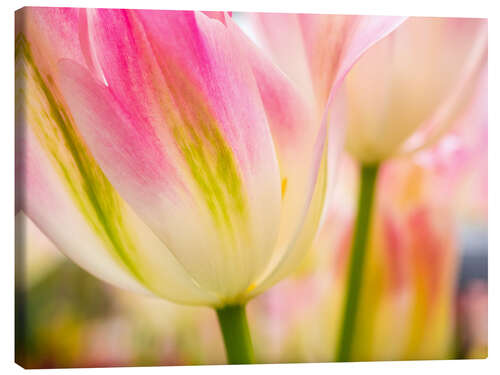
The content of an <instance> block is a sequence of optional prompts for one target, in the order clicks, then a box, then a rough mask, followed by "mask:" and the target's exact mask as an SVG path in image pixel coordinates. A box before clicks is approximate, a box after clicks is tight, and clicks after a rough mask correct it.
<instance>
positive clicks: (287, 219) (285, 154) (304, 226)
mask: <svg viewBox="0 0 500 375" xmlns="http://www.w3.org/2000/svg"><path fill="white" fill-rule="evenodd" d="M226 23H227V25H228V27H229V28H231V29H232V30H233V32H234V34H235V35H236V36H237V37H238V39H239V44H240V45H242V46H245V48H244V50H245V53H246V56H247V60H248V61H249V62H250V65H251V66H252V71H253V74H254V76H255V79H256V82H257V86H258V88H259V91H260V95H261V98H262V101H263V105H264V108H265V110H266V115H267V120H268V122H269V126H270V129H271V133H272V136H273V141H274V145H275V148H276V153H277V157H278V162H279V164H280V171H281V187H282V189H281V195H282V196H281V200H282V209H281V219H280V223H281V224H280V230H279V234H278V239H277V242H276V245H275V247H276V248H277V250H276V252H275V254H274V257H273V258H272V259H271V262H270V263H269V265H268V267H267V269H266V270H265V271H264V272H263V274H262V275H261V277H260V278H259V281H257V282H256V283H255V286H254V287H255V289H252V291H251V293H252V294H254V293H257V292H258V291H261V290H263V286H264V284H262V285H259V284H260V282H262V281H263V280H264V279H266V278H267V277H268V276H269V274H270V273H274V270H275V268H276V267H277V266H278V265H279V264H282V263H283V264H285V263H286V264H289V265H288V266H286V267H281V266H280V267H279V268H280V269H281V268H283V269H282V270H281V271H280V272H279V277H280V278H281V277H283V276H285V275H286V273H287V272H288V271H290V268H293V266H296V265H297V263H298V262H299V261H300V260H301V258H302V257H301V256H302V255H304V253H305V251H307V250H308V249H309V247H310V245H311V242H312V239H313V238H311V237H314V234H315V231H316V228H317V222H316V221H315V220H314V219H310V218H309V216H312V217H314V218H316V217H318V216H319V215H320V214H321V211H322V205H321V202H323V198H324V194H325V190H324V186H323V182H322V178H324V176H322V173H321V172H320V169H321V168H320V163H321V162H322V156H323V155H324V154H325V144H326V132H325V130H326V129H325V128H323V132H320V133H318V128H319V126H314V124H315V123H318V124H319V123H320V118H316V117H315V113H314V110H313V108H312V107H311V106H310V105H308V104H310V103H309V102H308V101H307V100H305V98H304V97H303V96H302V95H301V92H300V91H299V89H298V88H297V87H296V86H295V85H294V84H293V83H292V82H291V81H290V80H289V79H288V78H287V77H286V76H285V75H284V74H283V73H282V72H281V71H280V70H279V68H278V67H277V66H275V65H274V64H273V63H272V62H271V60H270V59H269V58H267V56H265V55H264V54H263V53H262V51H260V50H259V49H258V48H257V47H256V46H255V45H254V44H253V43H252V42H251V41H250V39H249V38H248V37H246V36H245V35H244V34H243V32H242V31H241V30H240V29H238V27H237V26H236V24H235V23H234V22H233V21H232V20H230V19H228V20H226ZM323 161H324V162H325V166H326V160H323ZM322 169H324V168H322ZM320 180H321V181H320ZM315 189H316V190H317V191H315ZM303 233H307V234H308V235H307V236H306V235H304V234H303ZM302 237H307V239H302V240H298V238H302ZM308 241H310V242H308ZM297 242H300V244H297ZM295 248H301V249H302V250H303V251H301V252H300V254H298V255H292V254H295V251H294V249H295ZM285 259H286V260H285ZM274 280H275V281H276V279H274ZM265 285H266V286H269V285H270V284H269V283H267V282H266V283H265Z"/></svg>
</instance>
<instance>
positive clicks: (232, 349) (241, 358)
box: [216, 305, 254, 364]
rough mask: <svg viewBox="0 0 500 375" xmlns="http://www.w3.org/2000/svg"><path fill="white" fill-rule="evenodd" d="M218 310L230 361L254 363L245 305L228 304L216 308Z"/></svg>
mask: <svg viewBox="0 0 500 375" xmlns="http://www.w3.org/2000/svg"><path fill="white" fill-rule="evenodd" d="M216 311H217V317H218V318H219V325H220V329H221V331H222V336H223V337H224V344H225V346H226V355H227V360H228V363H229V364H248V363H254V357H253V348H252V339H251V337H250V330H249V329H248V322H247V315H246V311H245V305H228V306H224V307H222V308H219V309H216Z"/></svg>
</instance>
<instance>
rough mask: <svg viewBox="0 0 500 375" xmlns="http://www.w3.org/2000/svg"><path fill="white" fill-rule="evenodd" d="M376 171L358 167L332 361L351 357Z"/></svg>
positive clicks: (370, 168) (367, 166)
mask: <svg viewBox="0 0 500 375" xmlns="http://www.w3.org/2000/svg"><path fill="white" fill-rule="evenodd" d="M377 172H378V165H362V166H361V182H360V188H359V196H358V211H357V214H356V224H355V228H354V233H353V238H352V245H351V253H350V259H349V268H348V271H347V272H348V274H347V284H346V285H347V290H346V295H345V300H344V310H343V315H342V320H341V324H342V325H341V331H340V336H339V340H338V343H337V348H336V351H337V352H336V357H335V360H336V361H337V362H347V361H349V360H350V357H351V350H352V343H353V338H354V333H355V328H356V327H355V326H356V315H357V311H358V306H359V297H360V292H361V283H362V277H363V266H364V262H365V258H366V245H367V242H368V236H369V229H370V219H371V212H372V206H373V200H374V195H375V185H376V181H377Z"/></svg>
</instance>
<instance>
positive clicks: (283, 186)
mask: <svg viewBox="0 0 500 375" xmlns="http://www.w3.org/2000/svg"><path fill="white" fill-rule="evenodd" d="M287 182H288V179H287V178H286V177H285V178H284V179H283V180H281V199H283V198H285V193H286V185H287Z"/></svg>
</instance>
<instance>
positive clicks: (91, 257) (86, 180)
mask: <svg viewBox="0 0 500 375" xmlns="http://www.w3.org/2000/svg"><path fill="white" fill-rule="evenodd" d="M51 52H54V54H55V53H57V51H51ZM42 66H44V65H43V64H42ZM41 69H42V68H39V67H38V65H37V61H35V58H34V56H33V54H32V52H31V47H30V43H29V42H28V41H27V39H26V38H25V35H24V34H23V33H22V32H20V33H19V34H18V38H17V40H16V104H17V106H16V153H17V155H16V156H17V157H16V179H17V183H18V189H19V190H20V191H19V192H18V196H17V198H18V202H17V203H18V206H19V207H20V208H22V209H23V210H24V211H25V212H26V213H27V215H28V216H29V217H30V218H31V219H32V220H33V221H34V222H35V223H36V224H37V226H38V227H39V228H40V229H41V230H42V231H43V232H44V233H45V234H46V235H47V236H48V237H49V238H51V239H52V240H53V242H54V243H55V244H56V245H57V246H58V247H59V248H60V249H61V250H62V251H63V252H64V253H65V254H67V255H68V256H69V257H70V258H71V259H73V260H74V261H75V262H76V263H77V264H79V265H80V266H82V267H83V268H85V269H87V270H89V272H91V273H93V274H94V275H95V276H97V277H99V278H101V279H103V280H105V281H108V282H111V283H113V284H116V285H118V286H121V287H123V288H126V289H129V290H133V291H137V292H142V293H146V294H156V295H159V296H162V297H164V298H168V299H171V300H174V301H179V302H183V303H189V304H207V303H214V301H216V299H215V297H216V296H215V295H211V294H209V293H206V292H204V291H202V290H201V289H199V288H198V286H197V285H196V284H195V283H194V282H193V280H192V279H191V278H190V277H189V276H188V274H187V273H186V271H185V270H184V269H183V268H182V266H181V265H180V264H179V263H178V262H177V261H176V259H175V258H174V257H173V255H172V254H171V253H170V252H169V250H168V249H167V248H166V247H165V246H164V245H163V244H162V242H161V241H160V240H159V239H158V238H156V237H155V236H154V235H153V233H152V232H151V230H150V229H149V228H148V227H147V226H145V225H144V223H142V222H141V221H140V220H139V219H138V218H137V216H135V215H134V213H133V212H132V211H131V210H130V208H129V207H128V206H127V205H126V204H125V202H124V201H123V200H122V199H121V198H120V197H119V196H118V194H117V193H116V191H115V190H114V189H113V187H112V186H111V184H110V183H109V181H108V180H107V179H106V177H105V176H104V174H103V173H102V171H101V170H100V169H99V167H98V166H97V164H96V162H95V160H94V159H93V157H92V156H91V155H90V153H89V151H88V149H87V147H86V145H85V144H84V142H83V140H82V139H81V137H80V135H79V134H78V132H77V130H76V129H75V127H74V124H73V119H72V116H71V114H70V112H69V111H68V110H67V107H66V105H65V103H64V100H63V99H62V96H61V94H60V92H59V89H58V87H57V85H56V83H55V81H54V79H52V78H50V77H52V75H51V74H50V73H47V72H44V71H42V70H41Z"/></svg>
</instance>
